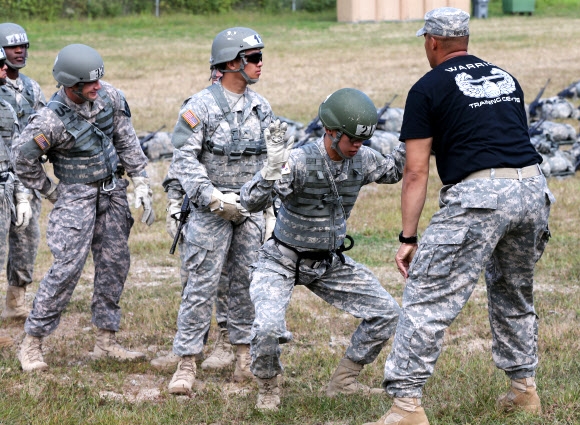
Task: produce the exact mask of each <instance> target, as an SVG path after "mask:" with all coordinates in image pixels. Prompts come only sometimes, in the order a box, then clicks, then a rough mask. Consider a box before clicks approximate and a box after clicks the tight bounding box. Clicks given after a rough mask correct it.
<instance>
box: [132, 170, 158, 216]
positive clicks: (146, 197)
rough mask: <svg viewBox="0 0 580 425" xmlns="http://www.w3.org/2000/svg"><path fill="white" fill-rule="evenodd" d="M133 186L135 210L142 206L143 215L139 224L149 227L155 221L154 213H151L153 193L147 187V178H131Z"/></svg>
mask: <svg viewBox="0 0 580 425" xmlns="http://www.w3.org/2000/svg"><path fill="white" fill-rule="evenodd" d="M131 180H132V181H133V185H134V186H135V208H139V207H140V206H141V205H143V215H141V223H146V224H147V226H151V225H152V224H153V222H154V221H155V212H154V211H153V208H152V206H153V191H152V190H151V187H150V186H149V177H143V176H134V177H131Z"/></svg>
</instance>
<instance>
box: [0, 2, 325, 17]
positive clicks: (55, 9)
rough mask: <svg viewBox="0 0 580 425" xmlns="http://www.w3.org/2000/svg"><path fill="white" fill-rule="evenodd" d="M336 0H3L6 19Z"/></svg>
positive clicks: (285, 6) (272, 7) (320, 6)
mask: <svg viewBox="0 0 580 425" xmlns="http://www.w3.org/2000/svg"><path fill="white" fill-rule="evenodd" d="M335 6H336V0H158V2H157V1H156V0H51V1H46V0H0V8H1V9H0V10H2V15H3V20H5V21H8V20H14V21H16V20H18V19H30V18H33V19H43V20H49V21H52V20H56V19H61V18H70V19H72V18H104V17H115V16H125V15H138V14H155V13H157V11H158V12H159V13H160V14H161V13H191V14H197V15H199V14H208V13H223V12H230V11H232V10H237V9H244V10H263V11H268V12H278V11H284V10H305V11H308V12H319V11H323V10H327V9H332V8H334V7H335Z"/></svg>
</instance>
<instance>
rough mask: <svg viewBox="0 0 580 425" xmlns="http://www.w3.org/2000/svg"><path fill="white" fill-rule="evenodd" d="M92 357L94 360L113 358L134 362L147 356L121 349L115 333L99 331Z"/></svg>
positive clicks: (104, 330)
mask: <svg viewBox="0 0 580 425" xmlns="http://www.w3.org/2000/svg"><path fill="white" fill-rule="evenodd" d="M92 357H93V359H101V358H105V357H112V358H115V359H117V360H134V359H141V358H144V357H145V354H143V353H140V352H139V351H130V350H127V349H125V348H123V347H121V346H120V345H119V343H118V342H117V339H116V337H115V331H109V330H107V329H97V341H96V342H95V348H94V349H93V353H92Z"/></svg>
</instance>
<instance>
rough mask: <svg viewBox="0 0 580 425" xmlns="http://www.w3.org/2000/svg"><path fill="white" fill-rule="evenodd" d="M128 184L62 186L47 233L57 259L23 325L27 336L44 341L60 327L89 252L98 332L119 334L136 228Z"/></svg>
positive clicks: (95, 323) (125, 182) (42, 283)
mask: <svg viewBox="0 0 580 425" xmlns="http://www.w3.org/2000/svg"><path fill="white" fill-rule="evenodd" d="M128 184H129V183H128V181H127V180H124V179H119V180H117V182H116V187H115V188H114V189H113V190H111V191H108V192H107V191H104V190H103V189H102V187H101V186H100V185H97V184H59V186H58V189H57V190H58V200H57V202H56V204H55V205H54V208H53V210H52V211H51V212H50V215H49V219H48V228H47V231H46V238H47V242H48V246H49V248H50V251H51V252H52V255H53V257H54V260H53V263H52V266H51V267H50V269H49V270H48V272H47V273H46V275H45V276H44V278H43V279H42V281H41V282H40V287H39V288H38V291H37V293H36V297H35V298H34V303H33V305H32V311H31V312H30V315H29V316H28V319H27V320H26V323H25V325H24V330H25V331H26V333H27V334H29V335H32V336H37V337H44V336H47V335H49V334H50V333H52V332H53V331H54V330H55V329H56V327H57V326H58V324H59V322H60V317H61V314H62V312H63V310H64V309H65V307H66V306H67V304H68V302H69V301H70V298H71V296H72V294H73V291H74V289H75V287H76V285H77V283H78V281H79V279H80V276H81V273H82V271H83V268H84V265H85V262H86V260H87V257H88V255H89V251H91V252H92V255H93V262H94V265H95V277H94V291H93V298H92V303H91V311H92V323H93V324H94V325H95V326H96V327H97V328H99V329H107V330H111V331H115V332H116V331H118V330H119V323H120V321H121V307H120V306H119V300H120V298H121V293H122V292H123V287H124V285H125V280H126V279H127V274H128V273H129V262H130V258H129V245H128V243H127V241H128V239H129V233H130V231H131V226H132V225H133V218H132V217H131V211H130V209H129V204H128V203H127V186H128Z"/></svg>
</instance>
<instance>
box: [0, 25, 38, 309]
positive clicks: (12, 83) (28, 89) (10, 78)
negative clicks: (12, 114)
mask: <svg viewBox="0 0 580 425" xmlns="http://www.w3.org/2000/svg"><path fill="white" fill-rule="evenodd" d="M0 45H1V46H2V47H3V48H4V50H5V52H6V55H7V60H6V64H7V65H8V70H7V78H6V84H4V85H2V86H1V87H0V98H2V99H4V100H6V101H7V102H8V103H10V105H11V106H12V107H13V108H14V110H15V111H16V114H17V116H18V122H19V124H20V129H21V130H22V129H24V127H26V124H27V123H28V117H29V116H30V115H31V114H33V113H34V111H36V110H38V109H40V108H41V107H43V106H45V105H46V100H45V98H44V94H43V93H42V91H41V89H40V86H39V85H38V83H37V82H36V81H34V80H33V79H31V78H29V77H27V76H26V75H24V74H22V73H20V69H22V68H24V67H25V66H26V60H27V57H28V47H29V43H28V36H27V35H26V31H24V28H22V27H21V26H20V25H17V24H13V23H10V22H5V23H2V24H0ZM28 197H29V203H30V207H31V209H32V218H31V219H30V223H29V224H28V226H27V227H26V229H24V230H22V229H19V228H18V227H16V226H15V225H14V224H12V225H11V226H10V236H9V239H8V246H9V249H8V263H7V266H6V271H7V280H8V288H7V289H6V308H5V309H4V311H3V312H2V317H3V318H5V319H26V317H27V316H28V309H27V308H26V307H25V302H24V296H25V293H26V288H27V286H28V285H29V284H30V283H31V282H32V274H33V271H34V262H35V261H36V254H37V252H38V244H39V242H40V225H39V223H38V219H39V217H40V206H41V204H42V200H41V198H40V194H39V193H38V191H36V190H31V191H30V194H29V195H28Z"/></svg>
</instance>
